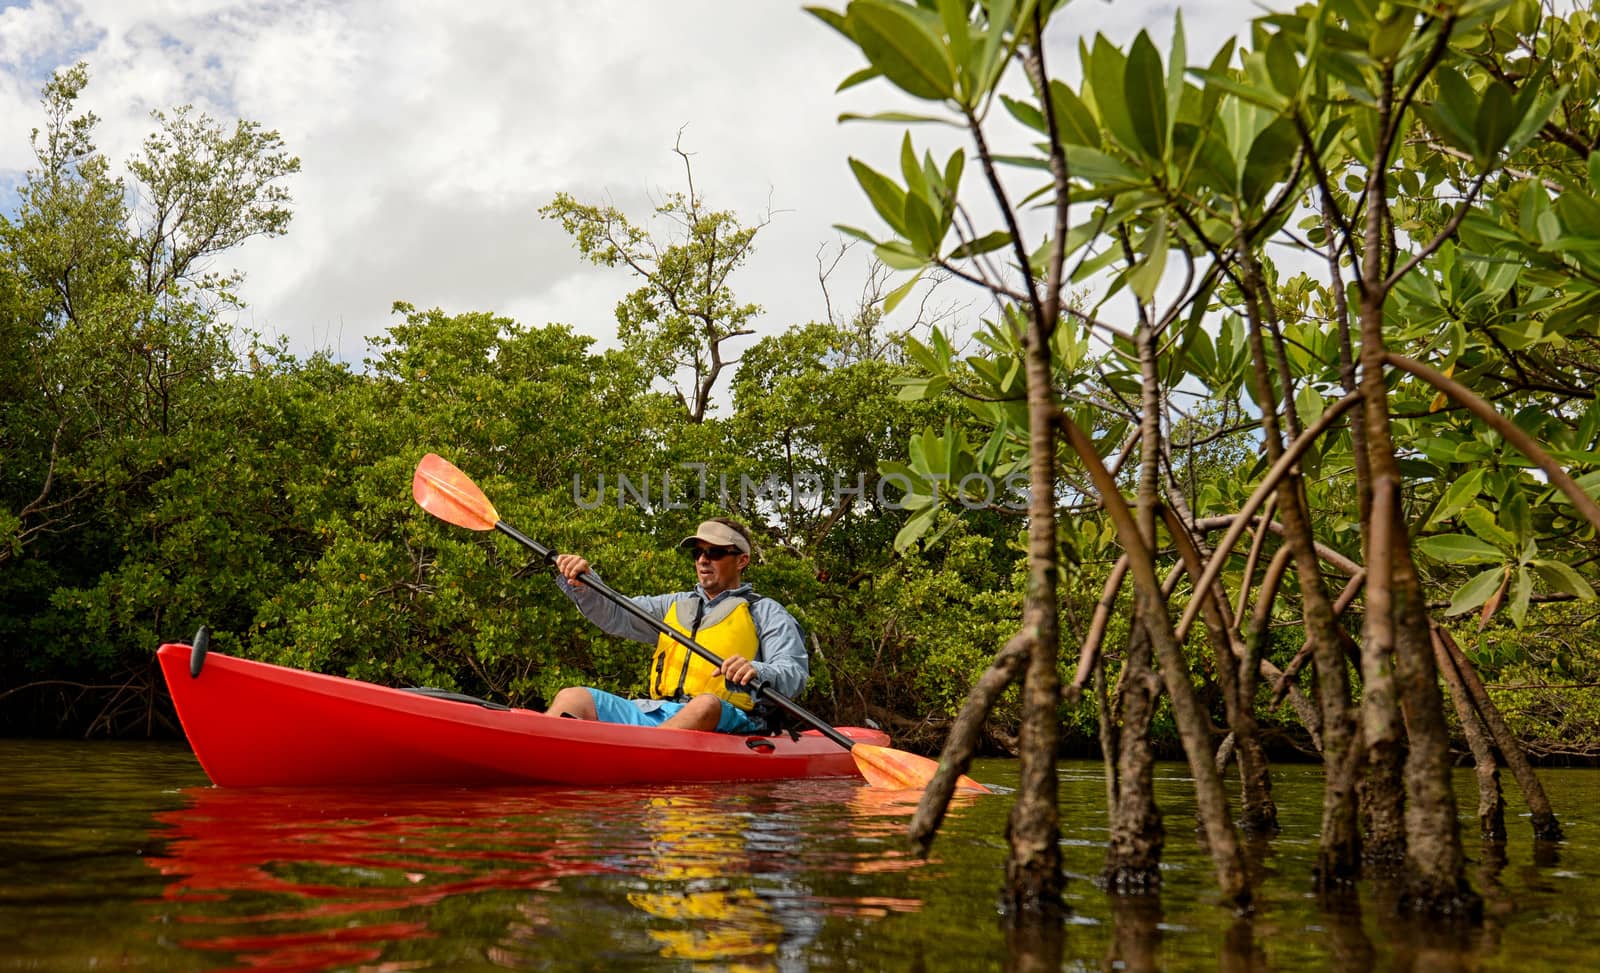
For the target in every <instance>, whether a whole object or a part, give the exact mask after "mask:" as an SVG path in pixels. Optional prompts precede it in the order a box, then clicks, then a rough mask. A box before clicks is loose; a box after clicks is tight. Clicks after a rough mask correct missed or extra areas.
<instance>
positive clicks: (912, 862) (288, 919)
mask: <svg viewBox="0 0 1600 973" xmlns="http://www.w3.org/2000/svg"><path fill="white" fill-rule="evenodd" d="M185 794H186V797H187V798H188V800H189V805H188V806H187V807H185V808H182V809H180V810H175V811H168V812H165V813H163V814H160V815H158V818H157V819H158V821H159V822H160V823H161V825H162V826H163V829H164V830H163V831H162V832H161V833H160V834H159V835H158V836H159V837H163V838H165V839H166V841H167V848H166V849H165V851H164V853H163V854H160V855H153V856H150V857H148V858H147V859H146V861H147V862H148V863H149V864H150V865H151V867H153V868H155V869H157V870H158V871H159V872H160V873H161V874H162V875H164V876H169V877H170V879H171V881H170V884H168V885H167V886H166V888H165V889H164V890H163V893H162V901H163V902H164V903H170V904H171V905H172V906H173V909H172V912H173V915H170V916H166V917H163V918H165V919H171V920H173V921H176V922H177V923H179V924H181V925H182V926H185V927H187V928H189V929H192V930H193V931H194V935H191V936H188V937H182V938H181V945H182V946H184V947H185V948H188V949H193V950H197V951H202V952H207V953H217V954H233V956H234V958H235V961H236V962H237V963H238V964H239V965H238V966H237V967H235V968H236V969H250V970H273V971H286V970H305V971H313V970H322V969H329V968H333V967H342V966H351V965H358V964H373V963H375V962H376V961H378V960H379V959H380V958H381V957H382V956H383V955H384V953H385V951H386V949H389V948H390V947H391V946H392V945H393V944H395V943H402V942H406V941H413V940H417V939H424V938H433V937H434V936H435V930H434V929H430V928H429V924H428V922H426V921H423V919H419V918H418V913H416V912H408V911H406V910H415V909H419V908H426V907H431V906H435V905H437V904H439V903H441V902H443V901H444V900H446V899H450V898H452V897H467V896H472V895H474V894H476V893H484V892H493V891H538V890H544V891H553V890H555V889H556V887H557V885H558V883H559V882H560V881H561V880H563V879H567V878H572V877H577V876H593V875H607V874H610V875H616V876H620V877H621V878H622V880H623V881H624V882H626V883H629V884H628V887H627V889H626V891H625V894H624V895H621V896H619V898H621V899H622V900H623V901H626V902H627V903H628V904H629V905H631V906H632V907H633V908H635V909H636V910H638V911H637V913H635V915H636V916H637V917H638V919H637V925H638V929H637V930H636V931H637V937H636V940H635V941H639V942H644V943H647V944H651V943H653V945H654V948H655V950H656V951H657V952H658V953H659V954H660V955H661V956H663V957H666V958H678V959H689V960H693V961H712V962H719V963H722V964H724V965H727V966H728V967H729V968H740V967H741V966H742V965H744V964H749V963H752V962H753V963H754V965H755V966H763V965H767V964H769V963H770V961H771V958H772V956H773V955H774V954H775V953H776V951H777V948H778V945H779V943H780V942H782V941H783V939H784V938H785V936H787V935H789V934H790V933H789V932H788V931H786V929H785V927H784V925H783V923H782V921H781V918H782V917H780V916H778V915H776V914H775V913H774V912H773V909H772V906H771V905H770V904H769V903H768V902H767V901H765V899H764V897H763V894H762V893H761V892H760V891H759V890H758V889H755V888H752V887H750V884H749V883H750V881H751V879H750V876H751V874H752V871H755V872H759V873H761V874H763V875H765V876H767V878H766V879H764V881H767V882H769V883H770V882H772V881H776V880H777V879H774V878H773V877H772V876H775V875H783V876H789V875H793V874H795V873H796V872H797V871H798V870H800V868H801V867H802V866H800V865H799V864H797V862H796V860H795V858H794V849H796V848H799V847H801V846H806V847H807V849H808V850H807V852H806V854H805V856H804V865H803V868H804V869H805V870H820V871H847V872H855V873H869V872H895V871H901V870H905V869H912V868H918V867H921V866H922V865H923V864H924V863H923V862H922V861H921V860H920V859H918V858H916V857H915V856H913V855H911V854H909V853H908V852H907V851H906V847H905V843H904V836H905V828H906V824H907V822H908V821H909V819H910V816H911V815H912V813H913V812H914V811H915V809H916V806H917V800H918V798H919V797H920V794H919V793H916V792H896V791H882V790H874V789H872V788H866V787H861V786H859V785H855V784H851V783H849V782H811V783H809V784H807V785H805V786H800V785H796V784H777V785H766V786H765V787H763V788H762V789H760V790H757V791H754V792H751V791H749V790H747V789H741V788H726V787H722V788H715V787H704V786H698V785H696V786H691V787H682V788H652V789H646V790H636V789H607V790H577V789H568V788H523V789H514V790H492V791H483V790H454V791H434V792H422V793H420V794H409V795H407V794H395V793H388V792H382V791H331V790H322V789H319V790H282V789H261V790H228V789H218V788H210V787H206V788H195V789H192V790H189V791H187V792H185ZM975 799H976V798H974V797H973V796H972V795H961V794H958V795H957V797H956V799H955V801H954V804H953V806H955V807H960V806H964V805H966V804H968V803H971V802H972V801H973V800H975ZM803 808H808V809H810V810H806V811H804V813H802V814H800V815H798V816H797V815H796V814H795V812H796V810H797V809H803ZM777 818H781V819H784V820H786V821H793V822H794V823H793V827H794V829H795V831H794V834H793V835H792V836H791V838H792V840H788V841H778V842H775V843H774V842H773V841H772V831H771V827H770V822H771V821H772V820H774V819H777ZM758 820H763V821H766V822H768V823H769V826H768V827H767V828H765V829H764V830H763V836H764V838H765V839H766V840H765V843H764V844H763V845H762V846H761V847H760V848H759V850H758V849H757V848H754V847H751V846H750V845H748V844H747V840H748V838H749V836H750V834H751V832H749V831H747V830H746V829H747V828H749V827H750V826H751V825H752V824H753V823H754V822H756V821H758ZM802 822H803V823H802ZM802 828H803V829H804V833H802V832H801V829H802ZM830 835H833V836H844V837H846V838H847V839H850V840H848V841H847V843H846V844H845V845H843V846H840V845H839V844H838V841H837V837H835V838H833V839H831V849H832V850H831V851H823V850H822V849H821V848H818V847H817V846H818V845H819V844H829V843H830V841H829V836H830ZM784 881H789V879H784ZM641 882H642V883H643V884H640V883H641ZM808 891H809V889H807V888H806V886H805V885H804V884H803V883H800V882H799V881H798V880H797V879H796V880H795V884H793V885H790V886H788V887H786V889H785V895H786V897H787V898H788V899H789V900H790V901H793V900H794V898H795V896H796V894H798V895H800V896H806V897H808V898H809V900H810V901H811V903H812V904H813V908H814V910H815V913H817V914H822V915H835V916H863V917H871V918H876V917H882V916H885V915H888V914H890V913H892V912H911V911H915V910H917V909H918V908H919V907H920V902H918V901H917V900H915V899H902V898H895V897H886V896H880V897H861V898H850V899H845V898H837V897H827V896H807V893H808ZM542 912H543V906H542V905H541V904H540V902H539V901H537V900H535V899H534V898H529V899H528V900H526V901H520V902H518V903H516V904H515V906H514V909H513V910H512V913H513V914H514V915H516V916H519V917H520V920H519V923H518V925H519V926H520V925H522V924H525V925H526V929H521V928H511V929H507V930H505V932H504V933H503V934H502V938H501V940H500V942H499V943H498V944H497V945H496V946H493V947H490V948H489V955H490V956H491V958H494V957H497V956H499V955H500V954H504V955H503V957H501V958H499V959H497V960H496V961H497V962H506V963H507V965H516V963H515V962H514V961H513V958H514V957H521V961H527V960H530V959H531V960H533V961H535V962H536V961H537V957H538V955H540V954H539V952H538V951H539V949H540V948H541V947H540V945H539V940H541V939H543V938H544V935H545V934H544V933H543V932H541V931H540V930H542V929H546V928H547V925H546V924H547V923H548V922H549V921H551V918H552V917H547V916H543V915H542ZM454 914H455V913H449V912H447V913H444V915H447V916H449V915H454ZM558 921H559V920H558ZM202 926H204V927H210V928H209V929H202V928H200V927H202ZM246 927H248V928H246ZM436 929H437V930H438V931H439V932H446V931H447V929H446V927H443V926H436ZM625 946H626V944H625ZM645 948H646V950H648V948H649V947H648V945H647V946H646V947H645ZM394 952H395V951H394V950H390V955H391V956H393V955H394ZM401 952H403V950H402V951H401ZM413 965H415V964H413V963H411V962H409V961H404V960H400V961H397V960H394V959H390V960H389V961H387V962H385V963H383V964H382V965H381V966H378V967H370V966H369V967H368V968H378V969H384V970H391V969H393V970H399V969H407V968H411V967H412V966H413Z"/></svg>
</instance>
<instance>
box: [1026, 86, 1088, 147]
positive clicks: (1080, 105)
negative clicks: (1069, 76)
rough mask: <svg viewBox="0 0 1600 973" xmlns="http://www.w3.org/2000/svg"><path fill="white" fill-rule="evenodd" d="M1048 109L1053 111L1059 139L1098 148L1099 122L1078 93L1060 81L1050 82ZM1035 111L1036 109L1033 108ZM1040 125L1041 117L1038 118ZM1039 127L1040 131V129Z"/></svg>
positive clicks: (1070, 143) (1068, 142)
mask: <svg viewBox="0 0 1600 973" xmlns="http://www.w3.org/2000/svg"><path fill="white" fill-rule="evenodd" d="M1050 109H1051V111H1053V112H1054V113H1055V118H1056V129H1057V131H1058V132H1059V133H1060V135H1061V141H1063V142H1066V143H1067V144H1069V145H1086V146H1088V147H1089V148H1091V149H1098V148H1100V123H1099V122H1097V121H1095V117H1094V112H1091V111H1090V110H1089V106H1088V105H1086V104H1084V102H1083V99H1082V98H1079V97H1078V93H1077V92H1076V91H1073V90H1072V89H1071V88H1069V87H1068V86H1067V85H1065V84H1063V83H1062V82H1060V81H1052V82H1050ZM1034 110H1035V111H1037V110H1038V109H1034ZM1040 121H1041V126H1042V123H1043V119H1042V118H1041V119H1040ZM1042 130H1043V129H1042V127H1041V131H1042Z"/></svg>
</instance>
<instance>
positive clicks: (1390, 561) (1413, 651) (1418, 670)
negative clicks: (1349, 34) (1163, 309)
mask: <svg viewBox="0 0 1600 973" xmlns="http://www.w3.org/2000/svg"><path fill="white" fill-rule="evenodd" d="M1374 178H1377V179H1379V180H1380V183H1379V185H1378V186H1376V187H1373V189H1372V190H1369V199H1373V200H1374V201H1375V202H1374V203H1373V205H1372V208H1371V212H1370V213H1369V217H1368V240H1367V243H1368V248H1369V252H1368V253H1367V254H1366V258H1367V261H1368V264H1369V266H1368V271H1369V272H1368V273H1367V274H1366V278H1367V280H1368V281H1369V282H1373V281H1377V280H1379V279H1381V278H1380V272H1381V271H1380V266H1381V265H1380V263H1379V253H1380V247H1381V244H1382V237H1381V233H1380V228H1381V226H1382V222H1381V216H1380V214H1381V210H1382V207H1381V200H1382V198H1383V195H1382V188H1383V187H1382V185H1381V177H1379V176H1375V177H1374ZM1384 354H1385V348H1384V338H1383V292H1382V290H1381V288H1380V287H1379V286H1378V285H1377V284H1376V283H1369V285H1368V286H1367V288H1366V291H1365V293H1364V295H1363V297H1362V303H1361V390H1362V400H1363V403H1364V406H1365V419H1366V432H1367V449H1368V461H1369V464H1370V469H1371V471H1372V479H1373V482H1372V487H1373V489H1372V529H1371V532H1370V534H1369V535H1368V538H1369V539H1368V544H1367V552H1366V553H1367V565H1368V571H1369V572H1370V574H1369V576H1368V581H1367V618H1366V630H1367V638H1366V640H1365V644H1364V645H1363V646H1362V669H1363V674H1364V675H1368V674H1370V676H1369V679H1368V681H1367V683H1366V686H1365V688H1364V692H1363V700H1365V699H1366V697H1367V696H1369V695H1378V694H1379V692H1380V691H1381V684H1382V683H1383V682H1385V681H1386V679H1387V677H1388V675H1389V672H1390V671H1391V670H1390V668H1389V667H1390V663H1391V660H1392V665H1393V669H1392V673H1393V683H1392V684H1393V686H1394V687H1395V688H1396V689H1397V690H1398V694H1397V695H1398V698H1399V699H1400V700H1401V701H1402V702H1403V705H1404V707H1405V719H1406V729H1407V740H1408V746H1407V750H1406V756H1405V788H1406V807H1405V841H1406V870H1405V877H1406V885H1407V888H1406V892H1405V895H1404V897H1403V900H1402V904H1403V905H1404V906H1405V907H1406V908H1408V909H1410V910H1412V911H1416V912H1425V913H1429V914H1434V915H1460V916H1477V915H1480V914H1481V911H1482V906H1483V903H1482V900H1481V899H1479V898H1478V896H1477V894H1476V893H1475V892H1473V891H1472V888H1471V887H1470V886H1469V885H1468V884H1467V879H1466V855H1465V854H1464V853H1463V851H1462V848H1461V833H1460V829H1459V827H1458V824H1457V822H1456V802H1455V794H1454V792H1453V791H1452V790H1451V787H1450V759H1449V757H1450V753H1449V739H1448V736H1447V733H1446V728H1445V723H1444V712H1443V705H1442V701H1441V700H1440V698H1439V683H1438V678H1439V677H1438V672H1437V670H1436V669H1435V668H1434V665H1433V646H1432V641H1431V639H1430V637H1429V635H1428V618H1427V606H1426V604H1425V603H1424V601H1423V596H1422V587H1421V583H1420V580H1419V579H1418V577H1417V572H1416V565H1415V564H1414V563H1413V562H1412V560H1411V544H1410V540H1409V538H1408V536H1407V533H1406V528H1405V521H1404V515H1403V513H1402V511H1401V509H1400V483H1401V477H1400V470H1399V465H1398V464H1397V463H1396V461H1395V456H1394V445H1393V441H1392V440H1391V438H1390V435H1389V408H1388V405H1389V403H1388V387H1387V385H1386V384H1385V382H1384ZM1372 676H1375V677H1377V678H1376V679H1373V678H1371V677H1372ZM1364 715H1365V713H1364ZM1374 729H1377V730H1379V731H1380V732H1382V731H1384V730H1387V731H1388V733H1389V736H1388V738H1387V740H1386V741H1385V742H1386V743H1387V742H1388V741H1395V742H1396V743H1397V742H1398V735H1397V734H1396V733H1395V732H1394V731H1395V730H1396V729H1397V728H1396V727H1393V726H1390V727H1387V728H1386V727H1383V726H1378V727H1372V726H1369V727H1368V730H1369V731H1371V730H1374ZM1374 737H1375V735H1374V734H1372V733H1370V732H1369V735H1368V738H1367V744H1368V748H1369V752H1370V750H1371V749H1372V748H1373V746H1374ZM1378 738H1379V739H1384V738H1383V737H1381V736H1379V737H1378Z"/></svg>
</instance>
